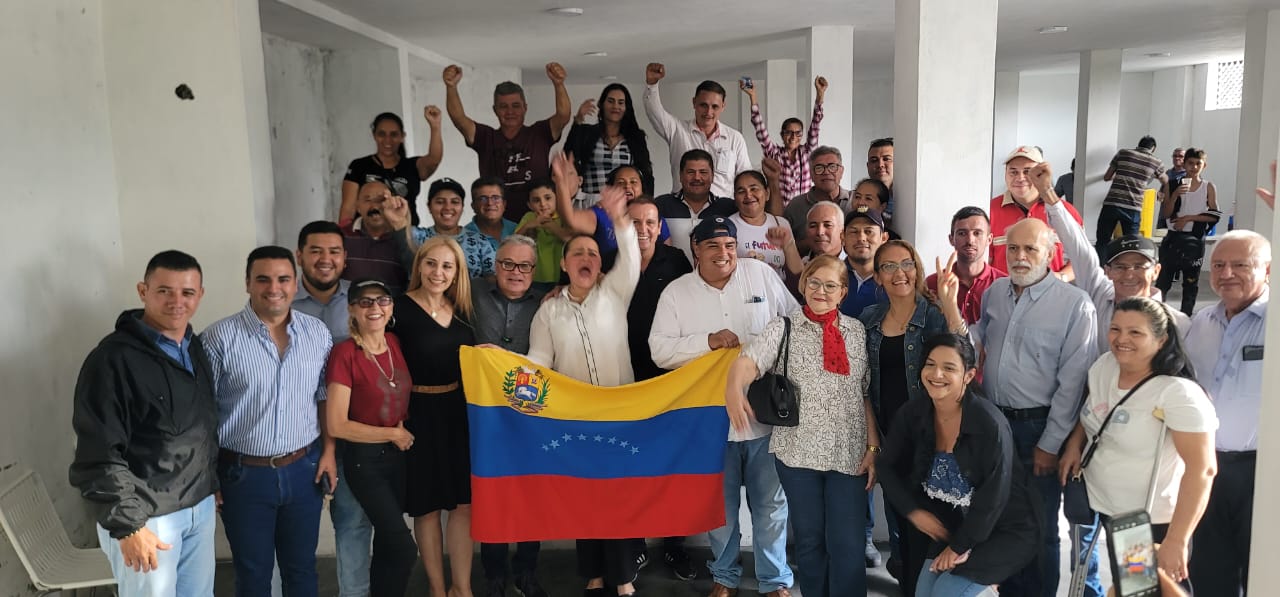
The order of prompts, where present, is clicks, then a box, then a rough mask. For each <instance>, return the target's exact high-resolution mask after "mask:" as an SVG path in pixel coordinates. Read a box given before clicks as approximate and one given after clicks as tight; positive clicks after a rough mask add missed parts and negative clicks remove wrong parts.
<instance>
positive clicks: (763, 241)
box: [729, 213, 791, 279]
mask: <svg viewBox="0 0 1280 597" xmlns="http://www.w3.org/2000/svg"><path fill="white" fill-rule="evenodd" d="M729 221H731V222H733V225H734V226H736V227H737V230H738V257H739V258H751V259H758V260H760V261H763V262H764V263H765V265H768V266H769V267H771V268H773V271H775V272H778V276H780V277H781V276H783V275H784V273H783V267H785V266H786V263H787V255H786V252H784V251H783V248H782V247H779V246H777V245H774V244H773V243H771V242H769V238H768V232H769V229H770V228H774V227H776V226H790V225H791V224H789V223H787V220H786V218H780V217H778V216H775V215H772V214H765V221H764V224H762V225H759V226H756V225H754V224H748V223H747V222H746V220H743V219H742V214H740V213H736V214H733V215H731V216H729ZM783 279H785V278H783Z"/></svg>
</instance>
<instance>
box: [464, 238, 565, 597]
mask: <svg viewBox="0 0 1280 597" xmlns="http://www.w3.org/2000/svg"><path fill="white" fill-rule="evenodd" d="M537 248H538V245H537V244H536V243H535V242H534V240H533V239H532V238H529V237H527V236H524V235H522V234H513V235H511V236H508V237H506V238H504V239H502V244H500V245H498V254H497V257H496V258H495V259H494V264H493V269H494V272H495V273H496V274H497V275H496V276H495V277H494V279H493V280H489V279H487V278H473V279H472V280H471V302H472V305H473V306H474V307H475V310H476V314H475V332H476V343H477V344H492V345H494V346H498V347H500V348H503V349H505V350H509V351H511V352H516V353H520V354H526V353H528V352H529V327H530V326H531V325H532V324H533V316H534V314H535V313H537V312H538V306H539V305H541V304H542V297H543V295H544V294H546V293H545V292H543V291H540V290H535V289H533V288H531V286H532V285H533V268H534V266H535V265H537V262H538V251H537ZM507 548H508V546H507V544H506V543H481V544H480V563H481V565H482V566H483V567H484V577H485V582H486V583H487V584H488V589H487V591H488V592H486V593H485V594H486V595H501V594H502V591H503V590H505V587H506V584H507ZM540 549H541V544H540V543H538V542H537V541H526V542H521V543H518V544H516V554H515V557H514V558H513V559H512V560H511V568H512V572H513V573H514V576H515V585H516V588H517V589H518V590H519V591H520V594H521V595H525V596H526V597H546V595H547V593H546V591H545V590H543V589H542V587H541V586H540V585H539V584H538V580H537V577H536V576H535V571H536V569H537V564H538V551H539V550H540Z"/></svg>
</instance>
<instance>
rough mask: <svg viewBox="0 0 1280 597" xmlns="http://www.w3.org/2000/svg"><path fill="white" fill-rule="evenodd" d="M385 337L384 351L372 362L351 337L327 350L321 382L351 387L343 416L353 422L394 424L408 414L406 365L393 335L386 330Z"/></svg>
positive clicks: (375, 424)
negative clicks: (327, 363)
mask: <svg viewBox="0 0 1280 597" xmlns="http://www.w3.org/2000/svg"><path fill="white" fill-rule="evenodd" d="M386 338H387V350H386V351H385V352H383V353H382V354H380V355H374V357H373V359H377V364H376V365H375V364H374V361H373V359H371V358H370V356H369V355H368V354H367V353H365V352H364V351H363V350H361V349H360V348H359V347H358V346H356V343H355V341H354V340H351V339H347V340H343V341H342V342H339V343H337V344H335V345H334V346H333V350H331V351H330V352H329V365H328V367H327V368H326V369H325V383H336V384H340V385H344V386H347V387H348V388H351V402H350V404H349V406H348V407H347V409H348V410H347V418H348V419H350V420H352V421H355V422H357V423H364V424H365V425H373V426H375V427H395V426H396V425H397V424H399V423H400V422H401V421H403V420H405V419H406V418H407V417H408V416H409V391H410V389H412V388H413V380H412V379H409V366H408V365H407V364H405V361H404V355H403V354H402V353H401V352H400V341H399V340H398V339H397V338H396V335H395V334H392V333H387V335H386ZM379 366H381V367H382V369H381V370H379V369H378V367H379Z"/></svg>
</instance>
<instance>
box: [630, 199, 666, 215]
mask: <svg viewBox="0 0 1280 597" xmlns="http://www.w3.org/2000/svg"><path fill="white" fill-rule="evenodd" d="M632 205H652V206H654V207H658V202H657V201H654V200H653V197H650V196H648V195H640V196H639V197H636V198H634V199H632V200H631V202H630V203H628V204H627V207H631V206H632ZM658 219H662V216H658Z"/></svg>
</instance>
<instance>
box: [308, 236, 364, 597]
mask: <svg viewBox="0 0 1280 597" xmlns="http://www.w3.org/2000/svg"><path fill="white" fill-rule="evenodd" d="M346 256H347V251H346V249H345V248H343V239H342V229H341V228H339V227H338V225H337V224H334V223H333V222H329V221H325V220H318V221H315V222H311V223H310V224H307V225H306V226H303V227H302V230H301V231H299V232H298V250H297V254H296V257H297V258H298V268H299V269H301V270H302V276H301V277H300V278H298V294H296V295H295V296H294V298H293V309H294V310H295V311H298V312H300V313H306V314H307V315H310V316H312V317H315V318H317V319H319V320H320V321H323V322H324V324H325V326H326V327H328V328H329V334H330V335H331V336H332V337H333V342H334V344H337V343H338V342H341V341H343V340H346V339H347V337H348V336H349V335H350V330H351V325H350V319H351V316H350V314H349V311H348V309H347V293H348V291H349V290H350V287H351V282H350V281H349V280H343V279H341V276H342V273H343V271H344V270H345V269H346ZM337 467H338V470H342V461H341V459H338V461H337ZM329 519H330V520H331V521H332V522H333V536H334V552H335V555H336V556H337V563H338V593H339V594H340V595H365V594H368V593H369V562H370V559H369V558H370V552H369V544H370V542H371V541H372V540H373V525H372V524H370V523H369V518H368V517H367V516H365V514H364V509H363V508H361V507H360V503H359V502H357V501H356V497H355V496H354V495H352V493H351V487H350V486H349V485H348V484H347V483H342V482H339V483H338V484H337V486H336V487H334V488H333V501H331V502H330V503H329Z"/></svg>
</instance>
